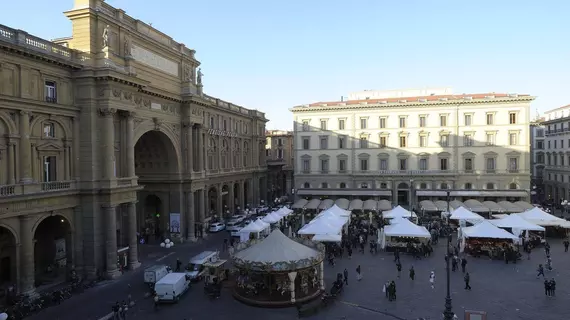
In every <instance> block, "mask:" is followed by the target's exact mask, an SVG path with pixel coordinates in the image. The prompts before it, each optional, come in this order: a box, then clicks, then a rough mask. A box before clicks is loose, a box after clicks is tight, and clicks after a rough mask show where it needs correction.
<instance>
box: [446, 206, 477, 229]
mask: <svg viewBox="0 0 570 320" xmlns="http://www.w3.org/2000/svg"><path fill="white" fill-rule="evenodd" d="M449 219H450V220H456V221H458V222H459V225H461V224H462V223H463V222H469V223H471V224H476V223H478V222H480V221H483V220H485V218H483V217H481V216H480V215H478V214H476V213H474V212H471V211H470V210H468V209H467V208H465V207H459V208H457V209H455V210H453V211H451V216H449Z"/></svg>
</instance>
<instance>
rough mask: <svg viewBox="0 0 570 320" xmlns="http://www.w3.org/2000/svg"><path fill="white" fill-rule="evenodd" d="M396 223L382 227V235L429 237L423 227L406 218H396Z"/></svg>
mask: <svg viewBox="0 0 570 320" xmlns="http://www.w3.org/2000/svg"><path fill="white" fill-rule="evenodd" d="M397 220H399V221H398V223H395V224H390V225H387V226H386V227H384V235H386V236H389V237H413V238H430V237H431V234H430V233H429V231H428V230H427V229H426V228H425V227H421V226H418V225H416V224H414V223H412V222H411V221H409V220H407V219H397Z"/></svg>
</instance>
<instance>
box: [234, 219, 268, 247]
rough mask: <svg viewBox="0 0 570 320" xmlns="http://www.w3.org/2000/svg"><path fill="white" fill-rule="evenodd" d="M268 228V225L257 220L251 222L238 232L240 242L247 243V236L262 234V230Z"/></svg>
mask: <svg viewBox="0 0 570 320" xmlns="http://www.w3.org/2000/svg"><path fill="white" fill-rule="evenodd" d="M268 228H269V223H266V222H263V221H261V220H259V219H258V220H255V221H252V222H250V223H249V224H248V225H247V226H245V227H243V228H241V229H240V230H239V238H240V241H242V242H243V241H247V240H249V235H250V234H251V233H257V234H259V233H260V232H263V231H264V230H267V229H268Z"/></svg>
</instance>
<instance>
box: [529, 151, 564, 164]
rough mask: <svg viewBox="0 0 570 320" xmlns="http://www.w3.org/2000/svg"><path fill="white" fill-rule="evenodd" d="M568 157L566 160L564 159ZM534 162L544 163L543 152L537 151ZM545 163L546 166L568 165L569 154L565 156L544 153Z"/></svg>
mask: <svg viewBox="0 0 570 320" xmlns="http://www.w3.org/2000/svg"><path fill="white" fill-rule="evenodd" d="M565 159H568V161H565ZM535 162H536V163H538V164H541V163H544V153H538V154H537V155H536V159H535ZM546 165H547V166H565V165H570V155H568V156H566V155H564V154H556V153H553V154H550V153H547V154H546Z"/></svg>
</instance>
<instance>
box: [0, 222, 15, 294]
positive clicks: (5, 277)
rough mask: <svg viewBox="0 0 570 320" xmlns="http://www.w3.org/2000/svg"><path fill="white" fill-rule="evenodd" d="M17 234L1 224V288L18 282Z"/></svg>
mask: <svg viewBox="0 0 570 320" xmlns="http://www.w3.org/2000/svg"><path fill="white" fill-rule="evenodd" d="M17 268H18V267H17V264H16V236H15V235H14V234H13V233H12V231H10V230H9V229H8V228H5V227H1V226H0V288H4V287H8V286H10V285H13V284H15V283H16V279H17V271H16V270H17Z"/></svg>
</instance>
